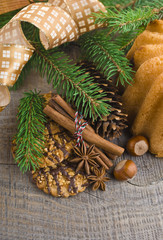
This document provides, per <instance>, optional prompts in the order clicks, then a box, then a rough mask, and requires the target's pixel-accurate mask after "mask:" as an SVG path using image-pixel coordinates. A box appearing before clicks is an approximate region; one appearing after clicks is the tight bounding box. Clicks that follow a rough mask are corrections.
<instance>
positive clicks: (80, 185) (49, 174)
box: [32, 163, 88, 197]
mask: <svg viewBox="0 0 163 240" xmlns="http://www.w3.org/2000/svg"><path fill="white" fill-rule="evenodd" d="M32 174H33V179H34V181H35V183H36V185H37V187H38V188H39V189H41V190H43V191H44V192H45V193H47V194H51V195H52V196H54V197H69V196H73V195H76V194H77V193H79V192H83V191H84V190H85V189H86V187H87V185H88V181H87V178H86V176H85V175H83V174H81V173H75V171H74V170H73V169H72V168H71V167H69V166H67V165H66V164H63V163H61V164H59V165H55V166H54V167H45V168H40V169H38V170H37V171H36V172H32Z"/></svg>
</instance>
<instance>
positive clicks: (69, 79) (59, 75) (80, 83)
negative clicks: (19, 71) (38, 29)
mask: <svg viewBox="0 0 163 240" xmlns="http://www.w3.org/2000/svg"><path fill="white" fill-rule="evenodd" d="M34 46H35V49H36V51H35V53H34V55H33V58H34V61H33V66H34V68H35V69H37V70H38V72H39V73H40V75H41V76H42V77H44V76H46V77H47V81H48V83H52V85H53V88H54V89H56V90H57V92H58V94H61V95H63V96H65V97H66V100H67V102H72V103H74V105H75V106H76V108H77V109H79V108H80V109H81V111H82V114H83V115H84V117H89V118H91V119H95V118H96V117H97V116H102V115H106V114H108V113H109V105H108V104H107V103H106V101H105V100H104V99H103V98H104V96H105V94H104V93H101V92H100V90H101V89H100V87H98V84H95V83H94V82H93V78H91V77H90V76H89V74H88V73H85V72H84V70H80V69H79V68H80V67H78V66H76V65H75V64H73V63H72V62H71V60H70V59H69V58H68V56H66V54H65V53H63V52H61V51H58V49H55V50H50V51H46V50H45V49H43V48H42V47H41V45H40V44H35V45H34Z"/></svg>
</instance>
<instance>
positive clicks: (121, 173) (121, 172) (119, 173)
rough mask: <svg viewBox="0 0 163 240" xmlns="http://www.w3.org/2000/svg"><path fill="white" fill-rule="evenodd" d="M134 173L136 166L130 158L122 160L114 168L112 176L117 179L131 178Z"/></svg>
mask: <svg viewBox="0 0 163 240" xmlns="http://www.w3.org/2000/svg"><path fill="white" fill-rule="evenodd" d="M136 173H137V167H136V164H135V163H134V162H133V161H132V160H122V161H120V162H119V163H118V164H117V165H116V167H115V168H114V177H115V178H116V179H117V180H119V181H125V180H128V179H131V178H133V177H134V176H135V175H136Z"/></svg>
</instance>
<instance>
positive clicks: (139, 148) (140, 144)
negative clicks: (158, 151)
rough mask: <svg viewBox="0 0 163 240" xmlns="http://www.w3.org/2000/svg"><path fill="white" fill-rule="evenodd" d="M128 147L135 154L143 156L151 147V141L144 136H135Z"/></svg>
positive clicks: (129, 151) (130, 152)
mask: <svg viewBox="0 0 163 240" xmlns="http://www.w3.org/2000/svg"><path fill="white" fill-rule="evenodd" d="M126 149H127V151H128V153H129V154H131V155H133V156H141V155H143V154H145V153H146V152H147V151H148V149H149V142H148V140H147V139H146V138H145V137H144V136H135V137H132V138H131V139H129V141H128V143H127V145H126Z"/></svg>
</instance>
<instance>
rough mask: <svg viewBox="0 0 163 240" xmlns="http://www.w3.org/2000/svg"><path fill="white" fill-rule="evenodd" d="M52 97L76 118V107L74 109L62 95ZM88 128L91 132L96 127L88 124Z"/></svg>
mask: <svg viewBox="0 0 163 240" xmlns="http://www.w3.org/2000/svg"><path fill="white" fill-rule="evenodd" d="M52 99H53V101H55V102H56V103H57V104H58V105H59V106H61V107H62V108H63V109H64V110H65V111H66V112H67V113H68V114H69V115H70V116H71V117H72V118H73V119H75V111H74V109H72V107H71V106H70V105H69V104H68V103H67V102H65V100H64V99H63V98H61V96H59V95H54V96H53V97H52ZM84 121H85V120H84V119H82V120H81V122H82V123H83V122H84ZM86 128H87V129H89V130H90V131H91V132H95V131H94V129H93V128H92V127H91V126H90V125H87V126H86Z"/></svg>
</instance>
